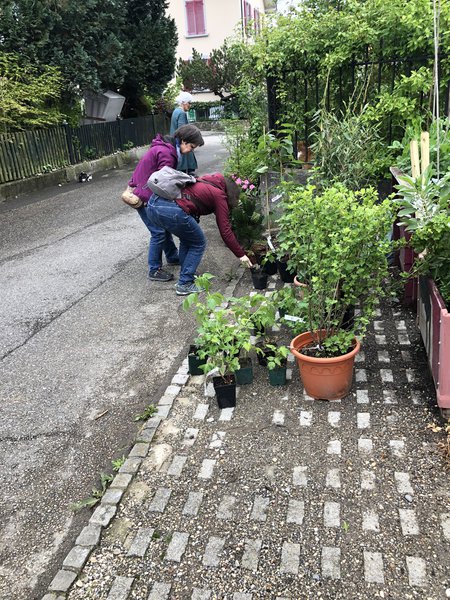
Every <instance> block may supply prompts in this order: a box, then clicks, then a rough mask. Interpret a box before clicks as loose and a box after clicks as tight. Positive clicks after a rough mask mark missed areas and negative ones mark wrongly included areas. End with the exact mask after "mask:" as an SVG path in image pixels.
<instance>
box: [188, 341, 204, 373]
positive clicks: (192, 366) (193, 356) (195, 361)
mask: <svg viewBox="0 0 450 600" xmlns="http://www.w3.org/2000/svg"><path fill="white" fill-rule="evenodd" d="M197 350H198V348H197V346H189V352H188V370H189V375H203V370H202V369H200V365H204V364H205V363H206V359H204V358H199V357H198V356H197Z"/></svg>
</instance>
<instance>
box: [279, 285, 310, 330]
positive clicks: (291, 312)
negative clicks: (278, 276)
mask: <svg viewBox="0 0 450 600" xmlns="http://www.w3.org/2000/svg"><path fill="white" fill-rule="evenodd" d="M272 302H273V303H274V305H275V306H276V307H278V312H279V315H280V319H281V321H282V322H283V323H284V324H285V325H287V326H288V327H289V328H290V329H292V330H294V331H295V332H296V333H301V332H303V331H306V330H307V328H306V322H307V310H308V302H307V301H306V300H305V298H298V297H297V296H296V293H295V291H294V290H293V289H292V287H283V288H281V289H279V290H276V291H275V292H274V293H273V294H272Z"/></svg>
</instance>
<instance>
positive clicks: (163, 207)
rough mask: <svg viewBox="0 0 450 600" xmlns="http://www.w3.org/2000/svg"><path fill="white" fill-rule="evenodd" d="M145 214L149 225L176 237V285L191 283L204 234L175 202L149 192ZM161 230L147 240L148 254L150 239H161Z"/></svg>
mask: <svg viewBox="0 0 450 600" xmlns="http://www.w3.org/2000/svg"><path fill="white" fill-rule="evenodd" d="M147 217H148V220H149V221H150V223H151V225H152V228H153V227H156V229H157V230H158V231H160V232H163V233H164V232H166V231H169V232H170V233H173V234H174V235H176V236H177V237H178V238H179V239H180V248H179V255H180V264H181V271H180V278H179V280H178V283H179V285H186V284H188V283H193V281H194V277H195V271H196V269H197V267H198V265H199V264H200V261H201V260H202V256H203V254H204V252H205V248H206V238H205V234H204V233H203V231H202V228H201V227H200V225H199V224H198V223H197V221H196V220H195V219H194V217H191V215H188V214H187V213H185V212H184V210H183V209H182V208H180V207H179V206H178V204H177V203H176V202H172V201H171V200H164V198H161V197H160V196H157V195H156V194H153V196H152V197H151V198H150V200H149V202H148V205H147ZM163 233H159V234H158V233H157V234H156V239H154V236H153V234H152V239H151V241H150V254H151V253H152V243H153V241H155V244H158V241H159V243H162V239H163Z"/></svg>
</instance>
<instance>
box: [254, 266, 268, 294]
mask: <svg viewBox="0 0 450 600" xmlns="http://www.w3.org/2000/svg"><path fill="white" fill-rule="evenodd" d="M250 272H251V274H252V281H253V287H254V288H255V290H265V289H266V287H267V278H268V277H269V276H268V275H267V273H265V272H264V271H263V269H250Z"/></svg>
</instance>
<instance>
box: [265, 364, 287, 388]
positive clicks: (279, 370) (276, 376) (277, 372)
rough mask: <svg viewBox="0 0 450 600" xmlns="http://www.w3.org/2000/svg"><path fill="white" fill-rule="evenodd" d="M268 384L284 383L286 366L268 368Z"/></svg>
mask: <svg viewBox="0 0 450 600" xmlns="http://www.w3.org/2000/svg"><path fill="white" fill-rule="evenodd" d="M269 383H270V385H286V367H275V369H269Z"/></svg>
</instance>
